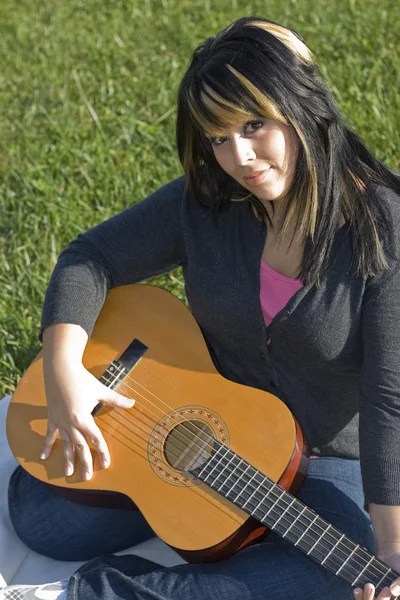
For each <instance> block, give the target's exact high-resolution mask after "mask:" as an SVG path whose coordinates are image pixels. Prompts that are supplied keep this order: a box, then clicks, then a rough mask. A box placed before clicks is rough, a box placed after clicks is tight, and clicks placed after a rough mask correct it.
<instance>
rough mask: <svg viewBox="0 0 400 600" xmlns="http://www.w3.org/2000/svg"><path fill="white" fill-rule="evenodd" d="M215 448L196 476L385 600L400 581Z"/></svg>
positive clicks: (226, 451)
mask: <svg viewBox="0 0 400 600" xmlns="http://www.w3.org/2000/svg"><path fill="white" fill-rule="evenodd" d="M213 446H214V450H213V453H212V455H211V457H210V458H209V459H208V460H207V461H206V462H205V463H204V462H203V463H202V464H201V465H200V466H195V467H193V468H191V469H189V470H190V472H191V473H192V474H193V475H195V476H196V477H197V478H198V479H199V480H200V481H202V482H204V483H206V484H207V485H209V486H210V487H211V488H212V489H213V490H215V491H217V492H218V493H220V494H221V495H222V496H224V498H226V499H227V500H230V501H231V502H233V503H234V504H235V505H236V506H238V507H240V508H241V509H242V510H244V511H245V512H246V513H247V514H249V515H251V516H252V517H254V518H255V519H257V521H259V522H260V523H262V524H263V525H265V526H266V527H267V528H268V529H271V530H273V531H275V532H276V533H277V534H279V535H280V536H281V537H282V538H284V539H286V540H287V541H288V542H290V543H291V544H292V545H293V546H296V547H298V548H299V549H301V550H302V551H303V552H304V553H305V554H307V555H308V556H310V557H311V558H313V559H314V560H315V561H317V562H318V563H319V564H321V565H323V566H324V567H325V568H326V569H328V570H329V571H331V572H332V573H334V574H335V575H337V576H338V577H340V578H341V579H343V580H344V581H346V582H347V583H349V584H350V585H351V586H353V587H354V586H360V587H363V586H364V585H365V584H366V583H368V582H371V583H373V584H374V586H375V589H376V594H379V593H380V592H381V591H382V589H383V588H384V587H386V586H389V585H390V584H391V583H393V581H394V579H396V577H398V576H399V575H398V574H397V573H396V572H395V571H394V570H393V569H390V568H389V567H388V566H387V565H385V564H384V563H382V562H381V561H380V560H379V559H377V558H376V557H375V556H374V555H373V554H371V553H370V552H369V551H368V550H367V549H366V548H363V547H361V546H359V545H358V544H356V543H355V542H354V541H353V540H352V539H351V538H349V537H347V536H346V535H344V534H343V533H341V532H340V531H339V530H338V529H336V528H335V527H333V526H332V525H330V524H329V523H328V522H327V521H325V520H324V519H323V518H322V517H320V516H319V515H318V514H317V513H316V512H314V511H313V510H312V509H310V508H308V507H307V506H306V505H305V504H303V503H302V502H300V500H298V499H297V498H295V497H294V496H292V495H291V494H290V493H289V492H286V490H284V488H282V487H281V486H279V485H278V484H277V483H275V482H273V481H272V480H271V479H269V478H268V477H265V475H263V474H262V473H261V472H260V471H258V470H257V469H255V468H254V467H252V466H251V465H250V464H249V463H248V462H246V461H245V460H244V459H242V458H241V457H240V456H239V455H238V454H236V453H234V452H232V451H231V450H230V449H229V448H227V447H226V446H224V445H223V444H221V443H220V442H218V441H217V440H214V441H213ZM397 598H399V596H398V597H397Z"/></svg>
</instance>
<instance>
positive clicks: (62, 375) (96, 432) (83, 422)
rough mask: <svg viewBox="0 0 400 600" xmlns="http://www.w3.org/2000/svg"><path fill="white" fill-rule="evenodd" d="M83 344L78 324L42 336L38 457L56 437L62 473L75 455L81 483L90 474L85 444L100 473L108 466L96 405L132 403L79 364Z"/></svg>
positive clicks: (71, 469)
mask: <svg viewBox="0 0 400 600" xmlns="http://www.w3.org/2000/svg"><path fill="white" fill-rule="evenodd" d="M87 339H88V335H87V333H86V332H85V331H84V330H83V329H82V327H80V326H79V325H72V324H69V323H60V324H57V325H52V326H51V327H48V328H46V329H45V330H44V332H43V375H44V381H45V387H46V401H47V413H48V421H47V433H46V438H45V442H44V446H43V449H42V453H41V456H40V458H41V459H42V460H45V459H46V458H48V457H49V456H50V453H51V451H52V448H53V445H54V442H55V441H56V438H57V436H58V435H60V438H61V441H62V444H63V451H64V473H65V475H66V476H69V475H72V474H73V472H74V462H75V461H74V459H75V451H77V452H78V455H79V458H80V461H81V463H82V477H83V479H91V477H92V475H93V459H92V454H91V452H90V448H89V445H88V441H90V442H91V444H92V445H93V446H94V448H95V450H96V452H97V454H98V456H99V460H100V466H101V468H103V469H105V468H107V467H108V466H109V465H110V453H109V451H108V447H107V444H106V441H105V439H104V437H103V434H102V433H101V431H100V429H99V427H98V426H97V424H96V422H95V420H94V419H93V417H92V414H91V413H92V410H93V409H94V407H95V406H96V405H97V404H98V403H99V402H106V403H108V404H111V405H113V406H119V407H121V408H130V407H132V406H133V404H134V401H133V400H131V399H128V398H125V397H124V396H122V395H120V394H118V393H117V392H116V391H114V390H112V389H110V388H108V387H106V386H104V385H103V384H102V383H100V381H99V380H98V379H96V378H95V377H94V376H93V375H92V374H91V373H89V371H87V370H86V369H85V367H84V366H83V364H82V357H83V352H84V350H85V346H86V342H87Z"/></svg>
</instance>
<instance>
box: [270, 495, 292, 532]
mask: <svg viewBox="0 0 400 600" xmlns="http://www.w3.org/2000/svg"><path fill="white" fill-rule="evenodd" d="M279 500H280V498H279ZM295 502H296V498H293V500H292V501H291V503H290V504H288V506H287V507H286V508H285V510H284V511H283V513H282V514H281V516H280V517H279V519H278V520H277V521H275V523H274V527H276V526H277V525H278V523H279V521H280V520H281V519H282V517H283V516H285V514H286V513H287V511H288V510H289V508H291V506H292V504H294V503H295ZM267 514H268V513H267Z"/></svg>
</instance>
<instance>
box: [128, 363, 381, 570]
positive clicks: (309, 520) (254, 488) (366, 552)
mask: <svg viewBox="0 0 400 600" xmlns="http://www.w3.org/2000/svg"><path fill="white" fill-rule="evenodd" d="M121 371H122V370H121ZM125 379H128V380H130V381H132V382H134V383H136V384H137V385H139V386H140V387H141V388H143V389H144V390H145V391H147V392H148V393H149V394H151V395H152V396H153V397H154V398H156V399H157V400H159V401H160V402H161V403H162V404H164V405H165V406H167V407H168V408H170V409H171V410H172V411H173V412H175V413H176V414H177V415H178V416H181V415H179V413H178V411H177V410H175V409H173V408H172V407H171V406H169V405H168V404H167V403H166V402H164V401H163V400H162V399H161V398H159V397H158V396H156V395H155V394H153V393H152V392H151V391H150V390H147V389H146V388H145V387H144V386H143V385H142V384H140V383H139V382H138V381H136V380H135V379H134V378H132V377H129V376H126V377H125V378H124V380H122V381H121V382H120V385H126V384H124V381H125ZM126 387H128V389H130V390H131V391H133V392H135V393H137V394H139V395H140V396H141V397H142V398H143V399H144V400H145V401H147V402H148V403H149V404H151V405H152V406H154V407H155V408H156V409H157V410H159V411H160V412H161V413H162V414H163V416H168V415H167V413H164V412H163V410H162V409H161V408H160V407H158V406H157V405H155V404H154V403H153V402H151V401H150V400H148V399H147V398H145V397H144V396H143V395H142V394H141V393H140V392H138V391H137V390H135V389H134V388H131V387H130V386H127V385H126ZM142 406H143V405H142ZM146 410H148V411H149V412H150V413H151V414H153V415H154V416H156V417H157V415H155V413H154V412H153V411H150V410H149V409H148V408H147V407H146ZM179 424H182V423H179ZM197 429H199V431H201V430H200V428H198V427H197ZM188 431H189V433H191V434H192V432H190V430H188ZM191 439H192V438H191ZM191 439H190V441H191ZM199 448H200V449H202V447H200V446H199ZM227 450H228V451H229V448H227ZM239 458H240V457H239ZM228 464H229V463H228ZM253 468H254V467H253ZM231 472H232V471H231ZM243 473H244V471H242V474H243ZM260 474H261V473H260ZM261 475H262V474H261ZM239 480H240V479H239ZM247 483H248V482H247ZM235 485H237V484H236V483H235V484H234V486H233V487H235ZM259 487H260V486H256V487H251V488H250V490H256V489H258V488H259ZM275 498H276V499H277V501H278V500H279V499H280V495H278V494H277V495H276V496H275ZM228 500H229V498H228ZM286 506H287V507H288V506H289V504H286ZM294 510H295V511H296V509H294ZM295 514H296V512H295ZM297 514H298V515H301V511H297ZM302 516H303V515H302ZM304 517H305V515H304ZM305 518H306V519H307V517H305ZM320 518H321V520H323V519H322V517H320ZM306 523H307V524H310V523H312V521H311V519H307V521H306ZM327 524H328V525H329V523H327ZM318 528H319V529H320V530H321V531H325V530H324V529H323V527H321V526H320V525H318ZM329 535H330V537H331V538H332V539H333V540H334V541H335V542H336V541H337V540H336V538H335V537H334V536H333V535H331V534H329ZM351 541H352V543H354V542H353V540H351ZM342 545H343V546H344V547H345V548H346V549H352V547H351V546H350V547H349V546H348V545H346V544H344V543H343V542H342ZM356 546H357V545H356V544H355V547H356ZM339 549H340V548H339ZM359 549H360V550H361V551H362V552H364V553H365V554H367V556H368V557H370V553H369V552H368V551H366V550H364V549H363V548H362V547H360V548H359ZM341 552H342V553H344V551H343V550H341ZM359 558H361V559H362V557H361V556H360V557H359ZM375 559H376V560H377V561H378V562H379V559H377V558H376V557H375ZM360 566H362V565H360ZM371 566H372V567H374V568H375V569H376V570H378V571H379V574H381V575H382V574H383V571H381V570H380V568H379V567H378V566H376V565H374V564H372V565H370V567H371ZM386 572H387V568H386V569H385V573H386Z"/></svg>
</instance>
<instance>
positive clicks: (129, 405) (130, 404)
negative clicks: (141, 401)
mask: <svg viewBox="0 0 400 600" xmlns="http://www.w3.org/2000/svg"><path fill="white" fill-rule="evenodd" d="M134 404H135V401H134V400H128V402H127V403H126V405H125V406H126V408H132V406H133V405H134Z"/></svg>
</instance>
